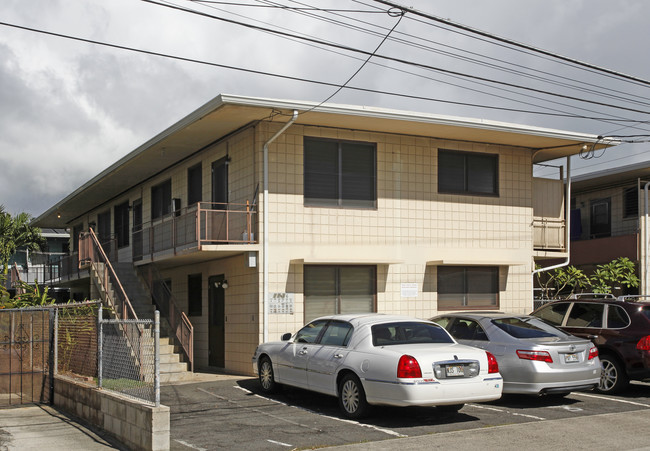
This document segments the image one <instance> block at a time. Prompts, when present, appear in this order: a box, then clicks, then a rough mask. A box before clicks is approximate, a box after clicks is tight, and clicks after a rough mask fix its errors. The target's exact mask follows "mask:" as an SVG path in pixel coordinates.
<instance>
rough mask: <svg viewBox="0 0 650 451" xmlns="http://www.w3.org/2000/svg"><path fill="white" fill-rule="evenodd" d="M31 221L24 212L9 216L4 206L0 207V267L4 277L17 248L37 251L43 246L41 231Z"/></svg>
mask: <svg viewBox="0 0 650 451" xmlns="http://www.w3.org/2000/svg"><path fill="white" fill-rule="evenodd" d="M31 220H32V217H31V216H30V215H29V214H27V213H24V212H23V213H18V214H17V215H15V216H11V215H10V214H9V213H8V212H7V211H5V207H4V205H0V266H2V274H3V275H5V276H6V275H7V274H8V272H9V259H10V258H11V256H12V255H14V254H15V253H16V251H17V250H18V248H21V247H23V248H25V249H27V250H30V251H39V250H41V249H42V247H43V246H44V245H45V240H44V238H43V236H42V235H41V229H39V228H38V227H33V226H32V225H31V224H30V223H31Z"/></svg>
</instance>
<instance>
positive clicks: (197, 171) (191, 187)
mask: <svg viewBox="0 0 650 451" xmlns="http://www.w3.org/2000/svg"><path fill="white" fill-rule="evenodd" d="M202 190H203V179H202V172H201V163H199V164H196V165H194V166H192V167H191V168H189V169H188V170H187V205H188V206H190V205H193V204H195V203H197V202H201V200H202V198H201V197H202V196H201V194H202Z"/></svg>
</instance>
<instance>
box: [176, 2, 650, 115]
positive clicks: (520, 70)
mask: <svg viewBox="0 0 650 451" xmlns="http://www.w3.org/2000/svg"><path fill="white" fill-rule="evenodd" d="M189 1H196V0H189ZM257 1H260V2H263V3H266V4H269V5H278V7H279V8H281V7H282V5H279V4H278V3H275V2H272V1H269V0H257ZM290 1H291V2H292V3H295V4H298V5H301V6H304V7H307V6H309V5H308V4H306V3H302V2H299V1H296V0H290ZM358 3H361V2H358ZM361 4H362V5H364V6H369V7H373V8H376V7H375V6H372V5H366V4H365V3H361ZM381 11H383V9H376V10H374V11H373V12H381ZM292 12H294V13H297V14H301V15H303V16H307V17H310V18H314V19H317V20H321V21H325V22H328V23H334V24H336V25H339V26H342V27H346V28H352V29H355V30H358V31H361V32H364V33H367V34H373V35H380V34H381V33H379V32H375V31H371V30H368V29H363V28H361V27H360V26H354V25H350V24H348V23H345V22H342V21H340V20H333V19H329V18H325V17H323V16H321V15H318V14H315V13H311V12H304V11H299V10H295V11H292ZM326 12H327V13H329V14H330V15H333V16H337V17H342V18H345V19H349V20H352V21H354V22H356V23H362V24H364V25H369V26H373V27H378V28H382V29H384V30H387V29H388V28H386V27H381V26H379V25H375V24H373V23H372V22H367V21H364V20H362V19H358V18H349V17H347V16H345V15H342V14H338V13H336V12H333V11H326ZM408 19H410V20H413V18H411V17H409V18H408ZM420 22H422V23H424V22H423V21H420ZM427 25H430V24H427ZM441 28H442V27H441ZM444 30H445V31H452V30H447V29H444ZM396 35H401V36H406V37H407V38H410V39H417V40H418V41H423V42H425V43H426V44H420V43H415V42H413V41H409V40H408V39H404V38H399V37H397V36H396ZM390 40H391V41H393V42H398V43H401V44H404V45H408V46H411V47H414V48H418V49H421V50H426V51H429V52H434V53H437V54H440V55H444V56H446V57H448V58H453V59H458V60H461V61H465V62H469V63H472V64H477V65H480V66H483V67H490V68H492V69H495V70H500V71H503V72H507V73H511V74H515V75H520V76H523V77H526V78H530V79H534V80H537V81H542V82H546V83H549V84H553V85H556V86H563V87H567V88H571V89H578V90H580V91H583V92H589V93H592V94H596V95H602V96H605V97H609V98H611V99H619V100H624V101H627V102H632V103H636V104H639V105H650V103H647V102H642V101H641V100H639V99H643V100H649V101H650V98H648V97H643V96H639V95H636V96H635V98H630V97H624V96H627V95H629V93H627V92H623V91H620V90H617V89H613V88H609V87H605V86H599V85H596V84H593V83H589V82H586V81H583V80H576V79H573V78H571V77H565V76H562V75H559V74H554V73H551V72H546V71H542V70H539V69H531V68H528V67H526V66H523V65H520V64H516V63H513V62H510V61H506V60H502V59H498V58H494V57H489V56H487V55H482V54H479V53H476V52H472V51H469V50H466V49H462V48H458V47H454V46H450V45H446V44H443V43H441V42H436V41H433V40H431V39H427V38H425V37H423V36H415V35H412V34H408V33H405V32H396V33H394V34H393V35H392V36H391V37H390ZM432 45H436V46H439V47H443V48H447V49H451V50H453V51H456V52H462V53H465V54H468V55H472V56H462V55H459V54H458V53H453V52H452V51H449V50H441V49H436V48H434V47H432ZM479 58H482V59H485V60H488V61H481V60H480V59H479ZM490 61H495V62H490ZM499 64H505V65H508V66H512V67H514V68H515V69H512V68H507V67H503V66H500V65H499ZM524 70H525V71H530V72H536V73H539V74H543V75H545V76H550V77H553V78H556V79H558V80H565V81H556V80H551V79H549V78H546V77H544V76H543V75H536V74H534V73H527V72H525V71H524ZM571 82H573V83H571ZM574 83H579V84H580V85H576V84H574ZM582 85H584V86H582ZM585 86H590V87H593V88H597V89H600V90H604V91H609V92H612V93H616V94H622V95H623V96H620V95H616V94H608V93H605V92H601V91H597V90H596V89H591V88H588V87H585Z"/></svg>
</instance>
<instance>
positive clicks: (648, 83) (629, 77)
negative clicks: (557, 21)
mask: <svg viewBox="0 0 650 451" xmlns="http://www.w3.org/2000/svg"><path fill="white" fill-rule="evenodd" d="M374 1H375V2H377V3H382V4H384V5H388V6H391V7H393V8H401V9H402V10H404V11H407V12H410V13H413V14H414V15H418V16H421V17H425V18H427V19H429V20H433V21H436V22H439V23H443V24H445V25H448V26H451V27H454V28H458V29H461V30H464V31H468V32H470V33H473V34H477V35H479V36H483V37H486V38H489V39H492V40H495V41H498V42H502V43H505V44H508V45H511V46H514V47H519V48H522V49H526V50H529V51H531V52H535V53H539V54H541V55H545V56H550V57H552V58H556V59H558V60H561V61H565V62H568V63H571V64H575V65H577V66H581V67H586V68H589V69H592V70H596V71H598V72H602V73H605V74H609V75H614V76H616V77H620V78H623V79H626V80H629V81H634V82H636V83H641V84H643V85H646V86H650V81H648V80H644V79H642V78H638V77H635V76H632V75H628V74H624V73H622V72H618V71H615V70H611V69H607V68H604V67H601V66H596V65H594V64H590V63H586V62H584V61H580V60H577V59H574V58H569V57H566V56H562V55H560V54H557V53H553V52H550V51H548V50H543V49H540V48H537V47H533V46H530V45H528V44H523V43H521V42H517V41H514V40H511V39H507V38H503V37H501V36H497V35H494V34H492V33H488V32H485V31H482V30H479V29H476V28H473V27H469V26H467V25H461V24H459V23H456V22H452V21H450V20H447V19H443V18H441V17H437V16H434V15H431V14H427V13H423V12H421V11H418V10H416V9H414V8H411V7H408V6H403V5H400V4H398V3H395V2H392V1H388V0H374Z"/></svg>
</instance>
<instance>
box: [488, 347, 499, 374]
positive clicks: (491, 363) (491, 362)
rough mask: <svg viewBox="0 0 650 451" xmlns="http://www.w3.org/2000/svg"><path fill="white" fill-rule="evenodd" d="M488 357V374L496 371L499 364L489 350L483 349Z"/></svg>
mask: <svg viewBox="0 0 650 451" xmlns="http://www.w3.org/2000/svg"><path fill="white" fill-rule="evenodd" d="M485 353H486V354H487V358H488V374H492V373H498V372H499V364H498V363H497V358H496V357H494V355H493V354H492V353H491V352H487V351H485Z"/></svg>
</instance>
